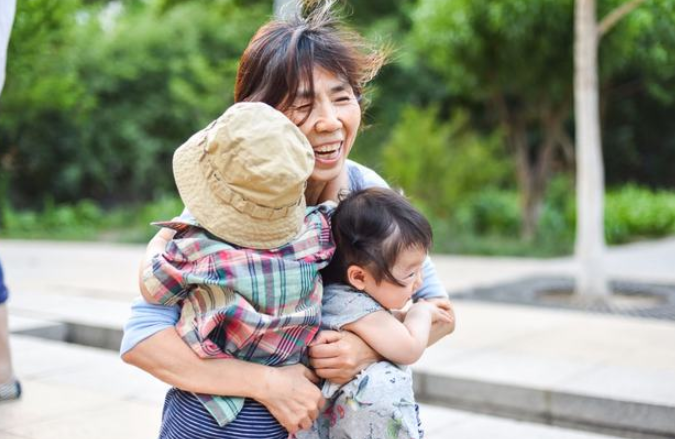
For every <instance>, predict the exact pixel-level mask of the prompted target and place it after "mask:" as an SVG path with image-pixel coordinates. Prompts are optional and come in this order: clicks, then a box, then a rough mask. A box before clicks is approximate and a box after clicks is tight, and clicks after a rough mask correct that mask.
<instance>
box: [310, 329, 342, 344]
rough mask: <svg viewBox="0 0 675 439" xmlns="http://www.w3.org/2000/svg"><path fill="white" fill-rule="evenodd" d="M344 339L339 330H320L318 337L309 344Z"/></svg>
mask: <svg viewBox="0 0 675 439" xmlns="http://www.w3.org/2000/svg"><path fill="white" fill-rule="evenodd" d="M340 339H342V334H341V333H340V332H337V331H320V332H319V333H318V334H317V335H316V337H314V340H312V341H311V343H309V346H310V347H312V346H316V345H320V344H328V343H335V342H336V341H339V340H340Z"/></svg>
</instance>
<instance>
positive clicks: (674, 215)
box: [605, 185, 675, 244]
mask: <svg viewBox="0 0 675 439" xmlns="http://www.w3.org/2000/svg"><path fill="white" fill-rule="evenodd" d="M669 233H675V194H673V193H672V192H664V191H655V192H653V191H650V190H648V189H645V188H641V187H638V186H635V185H627V186H625V187H623V188H621V189H619V190H616V191H611V192H609V193H608V194H607V196H606V200H605V236H606V238H607V241H608V242H609V243H611V244H618V243H622V242H627V241H631V240H635V239H639V238H647V237H658V236H664V235H667V234H669Z"/></svg>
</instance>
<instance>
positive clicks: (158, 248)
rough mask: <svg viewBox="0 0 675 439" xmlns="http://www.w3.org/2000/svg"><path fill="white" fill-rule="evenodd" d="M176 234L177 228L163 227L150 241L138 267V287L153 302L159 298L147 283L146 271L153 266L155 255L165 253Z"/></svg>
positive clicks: (145, 298) (157, 301) (147, 299)
mask: <svg viewBox="0 0 675 439" xmlns="http://www.w3.org/2000/svg"><path fill="white" fill-rule="evenodd" d="M175 234H176V231H175V230H172V229H168V228H163V229H160V230H159V231H158V232H157V233H156V234H155V236H153V237H152V239H151V240H150V242H149V243H148V246H147V248H146V249H145V256H144V257H143V259H142V260H141V264H140V266H139V268H138V287H139V289H140V290H141V295H142V296H143V299H144V300H145V301H146V302H148V303H152V304H158V303H159V300H158V299H155V297H154V296H153V295H152V293H150V290H149V289H148V287H147V286H146V285H145V279H144V273H145V270H146V269H147V268H148V267H152V261H153V259H154V258H155V256H157V255H160V254H162V253H164V249H165V248H166V244H167V243H168V242H169V241H171V239H173V237H174V235H175Z"/></svg>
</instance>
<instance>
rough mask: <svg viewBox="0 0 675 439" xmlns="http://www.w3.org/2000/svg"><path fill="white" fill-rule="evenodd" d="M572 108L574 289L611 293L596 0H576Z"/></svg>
mask: <svg viewBox="0 0 675 439" xmlns="http://www.w3.org/2000/svg"><path fill="white" fill-rule="evenodd" d="M574 22H575V44H574V109H575V126H576V146H577V156H576V159H577V233H576V257H577V263H578V264H579V266H578V270H577V279H576V281H577V282H576V288H577V289H576V293H577V294H578V295H580V296H583V297H587V298H604V297H607V296H608V295H609V286H608V282H607V275H606V273H605V265H604V253H605V236H604V192H605V184H604V169H603V163H602V149H601V143H600V120H599V108H598V66H597V60H598V36H599V34H598V25H597V22H596V17H595V0H576V4H575V20H574Z"/></svg>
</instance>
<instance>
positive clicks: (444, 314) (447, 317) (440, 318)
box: [414, 299, 455, 323]
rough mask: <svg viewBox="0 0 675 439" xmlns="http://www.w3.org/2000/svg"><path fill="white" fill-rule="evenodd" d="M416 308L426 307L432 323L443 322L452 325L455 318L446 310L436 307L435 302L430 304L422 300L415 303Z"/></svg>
mask: <svg viewBox="0 0 675 439" xmlns="http://www.w3.org/2000/svg"><path fill="white" fill-rule="evenodd" d="M414 306H420V307H424V309H426V310H427V312H429V314H430V315H431V323H436V322H442V323H452V322H454V320H455V318H454V317H453V315H452V313H450V312H448V311H447V310H446V309H444V308H442V307H440V306H438V305H436V304H435V303H433V302H428V301H426V300H424V299H420V300H418V301H417V303H415V305H414Z"/></svg>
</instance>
